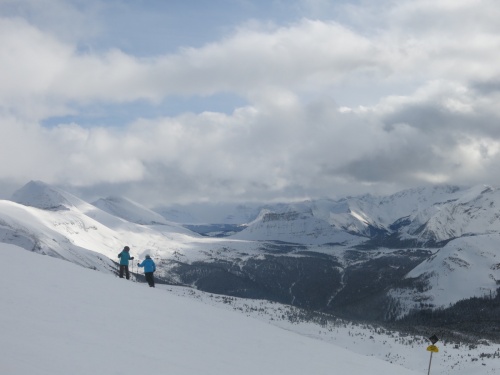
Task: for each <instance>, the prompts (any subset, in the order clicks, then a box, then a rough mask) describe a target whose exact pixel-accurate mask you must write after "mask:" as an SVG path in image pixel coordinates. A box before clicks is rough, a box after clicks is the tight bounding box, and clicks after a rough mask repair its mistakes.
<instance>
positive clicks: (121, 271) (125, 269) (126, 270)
mask: <svg viewBox="0 0 500 375" xmlns="http://www.w3.org/2000/svg"><path fill="white" fill-rule="evenodd" d="M123 272H125V277H126V278H127V280H128V279H130V273H129V272H128V266H123V265H121V264H120V278H122V279H123Z"/></svg>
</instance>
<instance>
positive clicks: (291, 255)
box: [0, 182, 500, 314]
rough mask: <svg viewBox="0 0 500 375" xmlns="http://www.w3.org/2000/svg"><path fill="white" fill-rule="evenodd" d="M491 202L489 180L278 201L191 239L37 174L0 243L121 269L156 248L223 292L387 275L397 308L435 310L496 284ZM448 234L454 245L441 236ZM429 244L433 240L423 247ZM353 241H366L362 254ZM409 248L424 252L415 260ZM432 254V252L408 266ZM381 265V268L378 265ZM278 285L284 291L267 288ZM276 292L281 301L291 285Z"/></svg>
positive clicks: (499, 194) (6, 211)
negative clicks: (236, 224) (126, 260)
mask: <svg viewBox="0 0 500 375" xmlns="http://www.w3.org/2000/svg"><path fill="white" fill-rule="evenodd" d="M97 206H99V207H101V208H103V209H101V208H99V207H97ZM498 207H500V190H498V189H495V188H491V187H484V186H481V187H475V188H470V189H459V188H453V187H436V188H423V189H412V190H407V191H404V192H401V193H398V194H395V195H392V196H389V197H373V196H362V197H350V198H346V199H343V200H339V201H333V200H328V199H322V200H316V201H306V202H300V203H293V204H276V205H272V206H271V205H269V206H267V208H266V209H264V210H262V211H261V214H260V215H259V216H258V217H257V218H255V220H254V221H253V222H251V223H249V224H248V227H247V228H246V229H245V230H243V231H242V232H239V233H238V234H236V235H234V236H232V237H230V238H223V239H221V238H209V237H203V236H199V235H196V234H194V233H193V232H191V231H189V230H187V229H186V228H184V227H182V226H181V225H179V224H176V223H172V222H169V221H167V220H164V219H162V218H161V217H158V215H157V214H156V213H154V212H152V211H150V210H149V209H147V208H145V207H142V206H141V205H139V204H137V203H134V202H131V201H129V200H127V199H121V198H113V199H106V200H101V201H99V203H96V205H91V204H89V203H87V202H85V201H83V200H81V199H80V198H78V197H75V196H73V195H71V194H69V193H67V192H65V191H63V190H61V189H58V188H56V187H52V186H50V185H47V184H45V183H43V182H30V183H29V184H27V185H26V186H25V187H23V188H21V189H20V190H19V191H18V192H16V193H15V194H14V197H13V201H7V200H4V201H0V243H10V244H15V245H18V246H20V247H23V248H25V249H27V250H30V251H34V252H38V253H42V254H48V255H51V256H54V257H57V258H62V259H65V260H68V261H71V262H73V263H76V264H78V265H81V266H84V267H86V268H92V269H97V270H100V271H103V272H106V273H114V272H115V271H116V264H115V261H117V260H118V259H117V254H118V252H119V251H120V250H121V249H122V248H123V246H125V245H128V246H130V247H131V249H132V254H133V255H134V256H135V257H136V259H137V258H142V257H143V256H144V255H145V254H150V255H152V256H153V257H154V258H155V259H156V260H157V261H158V265H159V267H158V275H159V276H163V277H165V278H166V279H167V280H170V281H179V282H182V283H185V284H187V285H193V286H197V287H199V285H201V284H203V285H204V286H205V287H206V288H213V289H212V290H214V291H215V292H219V293H220V292H221V291H222V290H223V291H228V290H229V291H230V292H233V293H234V292H235V291H241V290H249V288H252V287H255V285H263V286H264V287H266V288H269V289H268V290H271V292H269V293H268V294H265V292H266V291H264V292H263V291H262V290H260V289H258V288H257V289H255V293H256V295H259V296H262V295H266V296H267V295H275V296H276V295H280V294H279V293H281V292H282V291H283V290H289V291H290V293H289V294H290V298H291V299H290V300H291V301H297V296H298V295H299V294H301V295H303V296H307V295H309V294H308V290H311V291H313V290H314V292H315V293H317V294H318V295H320V294H321V293H318V290H319V289H320V287H321V288H323V287H324V285H326V284H327V286H328V287H329V288H331V289H330V290H327V289H328V288H326V289H325V290H323V291H322V293H324V295H325V296H329V297H328V300H329V301H330V302H331V301H333V299H334V298H335V297H336V296H337V295H339V294H340V295H341V294H342V291H343V290H347V291H352V290H351V289H349V287H350V286H351V285H354V284H355V283H358V284H356V285H355V286H351V287H353V288H358V289H359V288H364V287H367V288H372V287H373V285H374V284H376V283H378V282H379V281H380V280H382V281H383V282H384V283H386V284H383V285H382V284H380V287H381V288H382V289H381V290H380V293H384V294H385V293H387V291H388V290H389V291H390V292H389V295H390V296H392V297H395V298H397V299H399V300H400V302H401V306H402V307H401V311H400V312H399V313H400V314H404V313H406V312H408V311H410V310H411V309H412V308H415V307H417V306H418V305H419V303H420V302H421V301H426V304H427V305H429V306H433V307H442V306H448V305H449V304H453V303H455V302H457V301H459V300H461V299H464V298H468V297H472V296H482V295H488V294H490V293H491V294H496V292H497V288H498V281H499V280H500V275H499V274H498V272H499V271H498V269H499V267H500V266H498V264H499V261H498V260H497V258H500V250H499V249H498V246H497V239H500V222H499V220H498V218H499V215H498V212H497V210H498ZM242 210H243V211H244V212H247V213H248V211H247V210H246V209H243V208H242ZM243 211H242V212H243ZM160 223H161V224H160ZM376 231H380V233H382V235H380V236H379V237H378V238H377V240H378V239H379V238H382V239H384V234H388V235H391V236H400V238H403V239H411V240H415V242H409V243H410V245H408V246H407V245H406V243H404V242H398V241H399V239H397V241H396V243H395V245H393V247H392V248H390V247H388V245H387V244H386V243H382V245H380V243H375V245H374V244H373V243H372V244H368V245H366V242H365V241H368V240H370V239H372V238H374V237H375V236H374V235H373V233H376ZM389 239H392V237H391V238H389ZM417 240H418V241H420V242H417ZM443 240H444V241H449V242H448V243H446V242H443V243H439V241H443ZM266 241H267V242H266ZM277 241H281V243H280V242H277ZM427 242H432V243H433V244H434V245H433V246H435V247H433V248H429V249H427V248H425V247H426V246H427ZM284 243H286V244H284ZM413 243H416V245H413ZM436 243H438V245H439V246H438V245H435V244H436ZM358 245H364V247H363V251H362V252H360V251H359V246H358ZM370 246H371V247H370ZM422 248H424V250H422ZM399 250H401V252H400V253H399V254H396V255H395V256H392V255H391V254H392V253H397V252H398V251H399ZM413 251H415V252H421V253H424V254H426V255H421V254H420V255H418V256H417V257H413V256H412V252H413ZM276 254H279V255H280V256H279V258H278V257H276V256H275V255H276ZM311 254H313V255H311ZM318 254H319V255H318ZM430 254H433V257H431V258H430V259H429V260H428V261H426V262H424V263H422V264H420V265H419V266H418V267H416V268H414V267H415V265H417V264H418V263H419V262H421V261H422V259H426V258H427V257H429V256H430ZM424 256H425V257H424ZM287 257H288V259H285V258H287ZM322 257H323V258H322ZM398 257H399V260H398ZM382 258H383V260H381V259H382ZM401 258H405V261H403V260H401ZM406 259H410V260H411V262H413V263H411V262H408V261H406ZM415 259H416V260H415ZM417 262H418V263H417ZM365 264H366V265H367V267H369V269H368V272H369V274H370V275H372V276H373V277H376V279H374V280H369V279H366V280H363V278H362V277H354V276H353V275H358V274H359V275H362V274H363V267H364V265H365ZM325 265H328V266H326V268H325ZM377 267H379V268H384V267H385V268H386V271H384V270H383V271H381V272H379V269H378V268H377ZM406 267H408V268H406ZM410 267H411V268H410ZM412 268H414V269H413V270H412ZM276 269H280V270H281V271H280V273H276V271H275V270H276ZM391 269H400V270H401V271H399V272H400V273H399V274H397V278H398V279H397V280H396V279H394V280H392V278H395V277H396V276H395V273H394V272H392V271H391ZM304 270H307V271H304ZM174 271H175V272H174ZM408 271H410V273H408V274H407V276H406V281H409V282H410V283H409V285H410V289H402V288H399V284H398V287H397V288H392V284H391V283H395V282H396V281H398V280H401V279H402V278H403V277H404V276H405V275H406V273H407V272H408ZM181 272H184V274H183V275H184V276H185V277H184V278H181V275H180V273H181ZM304 272H307V273H309V274H308V275H307V274H304ZM318 273H321V275H326V276H324V277H325V279H318V278H315V277H310V276H311V275H313V276H317V274H318ZM346 275H347V277H345V276H346ZM304 276H306V277H304ZM278 277H281V279H280V280H279V281H276V280H277V278H278ZM299 279H300V280H299ZM386 280H387V281H386ZM413 280H416V281H418V283H419V285H424V286H425V288H424V289H425V291H424V292H418V293H417V292H416V291H415V290H414V289H415V285H414V284H412V283H411V281H413ZM346 281H347V283H346ZM406 281H404V282H402V283H401V284H408V283H407V282H406ZM315 282H316V283H318V285H316V284H314V283H315ZM252 283H253V284H252ZM273 283H278V284H280V285H279V287H280V288H281V289H280V290H277V289H273ZM334 283H336V284H335V285H334ZM348 283H351V284H348ZM363 283H364V284H363ZM233 285H234V287H233ZM227 286H229V287H227ZM309 288H310V289H309ZM278 289H279V288H278ZM252 290H253V289H252ZM353 290H357V289H353ZM370 290H371V289H370ZM278 292H279V293H278ZM273 293H274V294H273ZM280 298H283V299H282V300H281V301H288V300H287V299H286V298H288V295H287V294H286V293H284V294H281V297H280ZM304 298H306V297H304ZM330 302H329V303H330ZM343 302H345V300H343ZM333 305H334V303H332V304H331V306H333ZM329 306H330V305H329Z"/></svg>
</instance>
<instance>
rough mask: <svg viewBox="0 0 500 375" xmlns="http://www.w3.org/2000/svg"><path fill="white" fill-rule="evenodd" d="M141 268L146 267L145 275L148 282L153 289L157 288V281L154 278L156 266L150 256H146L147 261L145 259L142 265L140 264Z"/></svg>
mask: <svg viewBox="0 0 500 375" xmlns="http://www.w3.org/2000/svg"><path fill="white" fill-rule="evenodd" d="M138 266H139V267H144V275H145V276H146V281H147V282H148V284H149V286H150V287H151V288H154V287H155V279H154V277H153V272H155V271H156V264H155V262H154V261H153V259H151V257H150V256H149V255H146V259H144V260H143V261H142V262H141V263H139V264H138Z"/></svg>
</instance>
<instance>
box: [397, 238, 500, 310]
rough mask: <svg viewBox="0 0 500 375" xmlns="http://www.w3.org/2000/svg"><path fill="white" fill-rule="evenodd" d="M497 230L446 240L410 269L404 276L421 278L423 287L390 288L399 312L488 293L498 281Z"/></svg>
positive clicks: (498, 239) (489, 294)
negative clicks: (399, 308)
mask: <svg viewBox="0 0 500 375" xmlns="http://www.w3.org/2000/svg"><path fill="white" fill-rule="evenodd" d="M499 243H500V234H499V233H495V234H487V235H480V236H471V237H462V238H459V239H456V240H454V241H452V242H449V243H448V244H447V245H446V246H444V247H443V248H442V249H441V250H440V251H438V252H437V253H436V254H434V255H433V256H432V257H431V258H429V259H428V260H427V261H424V262H423V263H421V264H420V265H418V266H417V267H415V268H414V269H413V270H412V271H410V272H409V273H408V274H407V276H406V278H407V279H418V280H422V281H424V282H425V283H426V284H427V285H428V287H427V288H425V289H424V290H417V289H414V288H411V289H394V290H392V291H391V292H390V294H391V295H392V296H393V297H395V298H396V299H397V300H399V301H400V303H401V304H402V306H403V307H404V309H403V310H402V311H401V315H404V314H405V313H408V312H409V311H411V310H418V309H420V308H421V307H420V304H421V303H425V304H427V305H429V307H434V308H435V307H448V306H450V305H451V304H454V303H456V302H457V301H460V300H462V299H467V298H471V297H483V296H484V297H490V296H492V295H495V294H496V290H497V288H498V285H499V284H500V251H498V244H499Z"/></svg>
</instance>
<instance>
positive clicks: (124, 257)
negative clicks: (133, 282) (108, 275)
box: [118, 246, 134, 280]
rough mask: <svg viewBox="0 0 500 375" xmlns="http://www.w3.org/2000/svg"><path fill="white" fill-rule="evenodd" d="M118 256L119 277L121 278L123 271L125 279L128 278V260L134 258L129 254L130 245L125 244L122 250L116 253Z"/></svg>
mask: <svg viewBox="0 0 500 375" xmlns="http://www.w3.org/2000/svg"><path fill="white" fill-rule="evenodd" d="M118 258H120V278H121V279H123V273H125V277H126V278H127V280H128V279H130V272H129V270H128V262H129V261H131V260H133V259H134V257H131V256H130V247H128V246H125V247H124V248H123V250H122V252H121V253H120V254H118Z"/></svg>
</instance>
